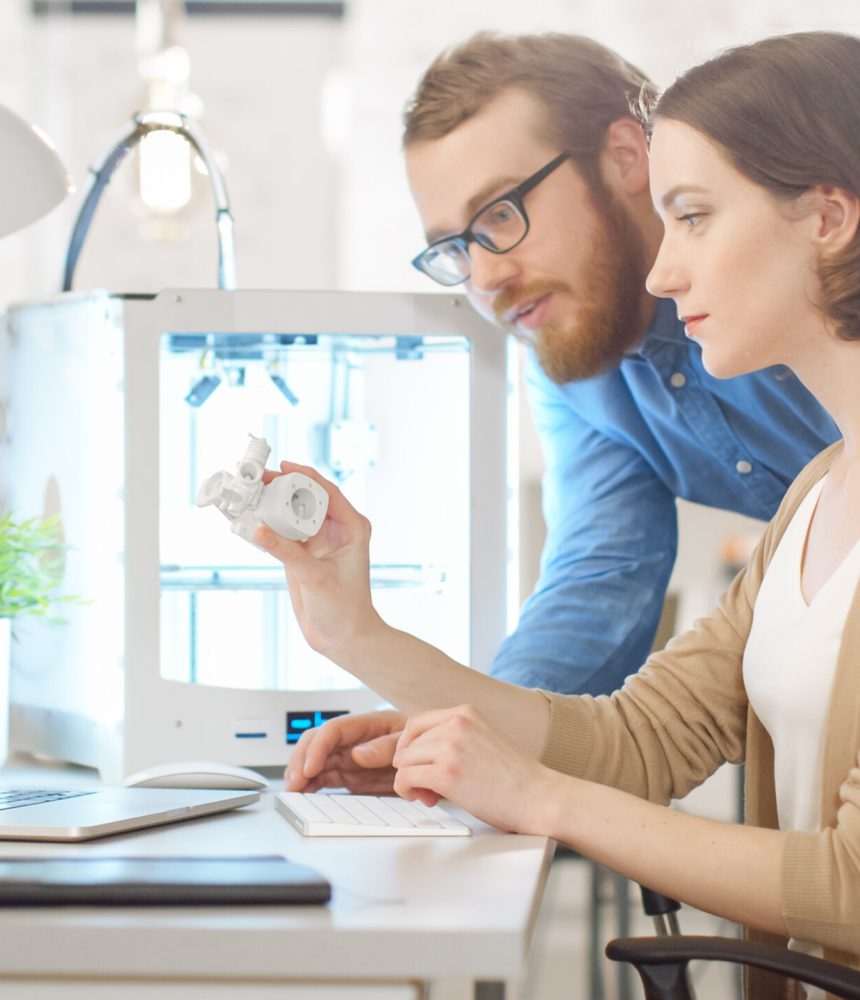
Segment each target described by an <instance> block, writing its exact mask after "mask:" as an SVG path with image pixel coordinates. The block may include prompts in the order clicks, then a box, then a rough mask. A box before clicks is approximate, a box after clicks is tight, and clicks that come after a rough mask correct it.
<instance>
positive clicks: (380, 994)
mask: <svg viewBox="0 0 860 1000" xmlns="http://www.w3.org/2000/svg"><path fill="white" fill-rule="evenodd" d="M16 777H19V775H16ZM33 778H34V776H32V775H31V776H30V780H33ZM41 784H42V785H45V786H47V785H49V784H52V785H62V784H64V782H63V780H62V772H51V773H50V781H46V780H43V781H42V782H41ZM65 784H71V782H65ZM279 787H280V786H279ZM458 815H461V818H463V819H464V820H465V821H466V822H468V823H469V825H470V826H472V828H473V829H474V831H475V836H473V837H469V838H451V839H447V838H446V839H438V840H437V839H434V838H427V839H424V838H402V839H373V838H366V839H358V838H347V839H343V840H334V841H332V840H325V841H323V840H308V839H304V838H302V837H301V836H299V834H297V833H296V832H295V831H294V830H293V829H292V828H291V827H290V826H289V824H288V823H287V822H286V821H285V820H284V819H283V818H282V817H281V816H280V815H279V814H277V813H276V812H275V810H274V808H273V804H272V794H271V793H265V794H264V796H263V798H262V800H261V802H260V803H258V804H257V805H256V806H253V807H247V808H244V809H240V810H236V811H234V812H230V813H224V814H221V815H219V816H214V817H209V818H204V819H200V820H192V821H188V822H184V823H176V824H172V825H170V826H163V827H158V828H153V829H151V830H148V831H141V832H139V833H134V834H126V835H123V836H119V837H110V838H106V839H104V840H95V841H90V842H89V843H86V844H76V845H56V844H32V843H23V842H12V841H5V842H0V855H2V856H7V857H8V856H10V855H19V856H21V855H28V856H30V855H40V854H65V855H74V854H90V855H95V854H98V855H120V854H124V855H159V854H164V855H170V854H173V855H187V854H272V853H278V854H284V855H286V856H287V857H289V858H291V859H293V860H295V861H299V862H303V863H305V864H307V865H309V866H311V867H313V868H316V869H317V870H318V871H320V872H321V873H322V874H324V875H325V876H326V877H327V878H328V879H329V881H330V882H331V883H332V886H333V899H332V902H331V903H330V904H329V905H328V906H317V907H308V906H304V907H265V906H258V907H237V906H232V907H229V906H224V907H205V908H192V907H187V908H179V907H176V908H168V907H158V908H149V907H141V908H131V907H129V908H125V907H122V908H117V907H104V908H100V907H75V908H58V909H47V908H45V909H37V908H26V909H6V910H0V996H2V997H3V1000H108V998H110V1000H138V998H140V1000H143V998H147V1000H150V998H155V997H157V998H158V1000H217V998H220V997H222V996H224V997H225V1000H226V997H228V996H229V1000H276V998H277V1000H419V998H427V997H429V998H432V1000H436V998H440V1000H465V998H466V997H469V998H471V997H480V998H486V1000H490V998H492V1000H501V998H505V1000H516V998H517V997H518V996H519V990H518V983H519V982H520V981H521V980H522V978H523V977H524V975H525V971H526V964H527V960H528V955H529V950H530V947H531V939H532V933H533V930H534V925H535V921H536V917H537V911H538V908H539V906H540V901H541V896H542V893H543V888H544V883H545V880H546V876H547V872H548V868H549V863H550V861H551V858H552V849H553V845H552V842H551V841H548V840H546V839H545V838H542V837H521V836H510V835H503V834H499V833H497V832H496V831H494V830H492V829H491V828H489V827H487V826H484V825H483V824H481V823H478V822H477V821H475V820H473V819H471V818H470V817H468V816H465V815H462V814H458Z"/></svg>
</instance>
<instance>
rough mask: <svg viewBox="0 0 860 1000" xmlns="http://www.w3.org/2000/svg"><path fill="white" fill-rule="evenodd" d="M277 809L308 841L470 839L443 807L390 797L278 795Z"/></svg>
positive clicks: (467, 829) (319, 794) (464, 829)
mask: <svg viewBox="0 0 860 1000" xmlns="http://www.w3.org/2000/svg"><path fill="white" fill-rule="evenodd" d="M275 808H276V809H277V810H278V812H279V813H280V814H281V815H282V816H283V817H284V818H285V819H286V820H287V821H288V822H289V823H291V824H292V825H293V826H294V827H295V828H296V829H297V830H298V831H299V833H301V834H303V835H304V836H305V837H468V836H469V835H470V834H471V832H472V831H471V830H470V829H469V827H468V826H466V824H465V823H461V822H460V821H459V820H457V819H454V817H453V816H450V815H449V814H448V813H447V812H445V810H444V809H442V808H441V807H440V806H433V807H432V808H430V807H428V806H425V805H423V804H422V803H421V802H407V801H406V800H405V799H401V798H398V797H397V796H389V795H384V796H383V795H345V794H343V793H340V792H334V793H331V794H330V793H328V792H311V793H305V792H278V793H277V795H275Z"/></svg>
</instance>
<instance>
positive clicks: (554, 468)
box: [490, 377, 677, 694]
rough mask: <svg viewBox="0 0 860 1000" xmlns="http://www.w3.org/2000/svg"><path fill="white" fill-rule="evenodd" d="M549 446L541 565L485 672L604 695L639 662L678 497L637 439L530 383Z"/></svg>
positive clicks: (662, 582)
mask: <svg viewBox="0 0 860 1000" xmlns="http://www.w3.org/2000/svg"><path fill="white" fill-rule="evenodd" d="M529 388H530V395H531V397H532V409H533V413H534V416H535V420H536V423H537V429H538V434H539V436H540V439H541V444H542V447H543V452H544V463H545V468H546V473H545V476H544V480H543V505H544V517H545V520H546V524H547V538H546V543H545V545H544V549H543V555H542V559H541V574H540V578H539V580H538V583H537V586H536V588H535V591H534V593H533V594H532V595H531V597H530V598H529V599H528V601H527V602H526V603H525V605H524V606H523V609H522V612H521V615H520V620H519V624H518V626H517V628H516V630H515V631H514V632H513V633H512V634H511V635H510V636H509V637H508V638H507V639H506V640H505V642H504V643H503V644H502V646H501V648H500V649H499V652H498V654H497V655H496V657H495V659H494V661H493V663H492V665H491V667H490V673H491V674H493V675H494V676H495V677H499V678H501V679H503V680H506V681H510V682H512V683H515V684H519V685H522V686H525V687H539V688H545V689H548V690H552V691H560V692H564V693H569V694H602V693H609V692H611V691H614V690H616V689H617V688H619V687H620V686H621V684H622V683H623V681H624V678H625V677H626V676H627V675H628V674H631V673H633V672H635V671H636V670H638V669H639V667H640V666H641V665H642V663H643V662H644V661H645V658H646V657H647V655H648V652H649V650H650V648H651V644H652V643H653V641H654V635H655V633H656V630H657V625H658V623H659V620H660V614H661V612H662V608H663V599H664V597H665V593H666V587H667V585H668V582H669V577H670V575H671V572H672V567H673V565H674V562H675V555H676V552H677V516H676V508H675V497H674V495H673V494H672V492H671V491H670V490H669V489H668V488H667V487H666V486H665V485H664V484H663V483H662V481H661V480H660V479H659V477H658V476H657V474H656V473H655V471H654V469H653V468H652V467H651V466H650V465H649V464H648V462H647V461H646V460H645V458H644V457H643V456H642V455H641V454H640V453H639V452H638V451H637V450H636V449H635V448H633V447H631V446H630V445H627V444H625V443H623V442H622V441H618V440H613V439H611V438H609V437H608V436H607V435H605V434H604V433H602V432H601V431H599V430H597V429H595V428H594V427H593V426H591V425H590V424H589V423H588V422H587V421H586V420H585V419H584V418H583V417H582V416H581V415H580V414H578V413H577V412H576V411H575V410H574V409H573V407H572V406H571V405H570V403H569V401H568V400H567V399H566V398H565V396H564V395H563V394H562V393H561V392H560V391H557V387H554V386H552V384H551V383H549V382H548V380H547V379H546V378H545V377H544V378H543V380H542V381H541V380H535V381H533V382H532V384H531V385H530V387H529Z"/></svg>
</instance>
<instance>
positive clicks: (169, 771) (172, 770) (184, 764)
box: [123, 760, 268, 789]
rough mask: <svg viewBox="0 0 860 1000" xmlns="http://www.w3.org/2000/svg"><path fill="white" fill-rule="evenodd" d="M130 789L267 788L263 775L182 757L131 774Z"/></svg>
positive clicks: (217, 763) (210, 761) (209, 761)
mask: <svg viewBox="0 0 860 1000" xmlns="http://www.w3.org/2000/svg"><path fill="white" fill-rule="evenodd" d="M123 784H124V785H125V786H126V787H127V788H239V789H260V788H267V787H268V782H267V781H266V779H265V778H264V777H263V775H262V774H258V773H257V772H256V771H252V770H251V769H250V768H247V767H237V766H236V765H235V764H222V763H220V762H219V761H214V760H181V761H172V762H171V763H169V764H155V765H153V766H152V767H146V768H144V769H143V770H142V771H136V772H135V773H134V774H130V775H129V776H128V777H127V778H126V779H125V781H124V782H123Z"/></svg>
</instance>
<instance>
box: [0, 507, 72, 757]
mask: <svg viewBox="0 0 860 1000" xmlns="http://www.w3.org/2000/svg"><path fill="white" fill-rule="evenodd" d="M66 549H67V546H66V545H64V544H63V543H62V541H61V533H60V519H59V517H57V516H52V517H44V518H42V517H33V518H29V519H27V520H24V521H16V520H15V519H14V518H13V517H12V515H11V514H4V515H3V516H2V517H0V761H2V760H3V759H5V756H6V750H7V745H8V703H9V648H10V639H11V637H12V635H13V627H14V621H15V619H16V618H18V617H19V616H23V615H29V616H31V617H36V618H47V619H48V620H49V621H56V622H61V621H62V620H63V619H62V618H60V617H57V616H56V615H55V608H56V607H57V606H58V605H60V604H63V603H69V602H71V601H76V600H77V598H76V597H72V596H69V595H65V594H63V595H61V594H57V592H56V591H57V588H58V587H59V585H60V583H61V581H62V578H63V570H64V568H65V552H66Z"/></svg>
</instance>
